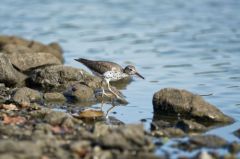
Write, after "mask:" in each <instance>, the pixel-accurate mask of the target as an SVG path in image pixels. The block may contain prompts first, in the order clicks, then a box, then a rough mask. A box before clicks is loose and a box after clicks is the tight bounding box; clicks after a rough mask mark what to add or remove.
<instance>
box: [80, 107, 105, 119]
mask: <svg viewBox="0 0 240 159" xmlns="http://www.w3.org/2000/svg"><path fill="white" fill-rule="evenodd" d="M103 117H104V112H103V111H101V110H94V109H86V110H84V111H81V112H80V113H79V116H78V118H80V119H93V120H98V119H102V118H103Z"/></svg>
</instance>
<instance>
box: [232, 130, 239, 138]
mask: <svg viewBox="0 0 240 159" xmlns="http://www.w3.org/2000/svg"><path fill="white" fill-rule="evenodd" d="M233 134H234V135H235V136H237V137H238V138H240V128H239V129H237V130H235V131H234V132H233Z"/></svg>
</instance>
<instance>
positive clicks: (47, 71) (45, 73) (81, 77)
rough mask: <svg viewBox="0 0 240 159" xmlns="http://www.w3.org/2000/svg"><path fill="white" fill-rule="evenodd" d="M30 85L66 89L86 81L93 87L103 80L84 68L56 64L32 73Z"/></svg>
mask: <svg viewBox="0 0 240 159" xmlns="http://www.w3.org/2000/svg"><path fill="white" fill-rule="evenodd" d="M30 76H31V77H30V80H29V81H28V83H29V85H36V86H40V87H41V88H42V89H44V90H45V91H46V90H57V91H60V90H64V89H66V88H67V87H69V86H71V85H73V84H76V83H84V84H85V85H87V86H89V87H91V88H97V87H99V86H100V82H101V80H100V79H99V78H97V77H94V76H92V75H90V74H88V73H87V72H86V71H84V70H82V69H77V68H73V67H70V66H63V65H55V66H49V67H45V68H39V69H36V70H34V71H33V72H32V73H31V75H30Z"/></svg>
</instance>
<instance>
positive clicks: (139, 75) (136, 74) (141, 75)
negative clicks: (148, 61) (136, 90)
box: [135, 72, 145, 79]
mask: <svg viewBox="0 0 240 159" xmlns="http://www.w3.org/2000/svg"><path fill="white" fill-rule="evenodd" d="M135 75H137V76H138V77H140V78H142V79H145V78H144V77H143V76H142V75H140V74H139V73H138V72H136V73H135Z"/></svg>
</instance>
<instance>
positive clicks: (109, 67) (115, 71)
mask: <svg viewBox="0 0 240 159" xmlns="http://www.w3.org/2000/svg"><path fill="white" fill-rule="evenodd" d="M74 60H76V61H78V62H80V63H82V64H83V65H85V66H86V67H87V68H89V69H90V70H91V71H92V72H93V74H95V75H96V76H98V77H101V78H102V79H103V80H105V81H106V83H107V87H108V90H109V91H110V92H112V93H113V94H114V95H115V96H116V97H117V98H121V97H119V95H117V94H116V93H115V92H114V91H113V90H112V89H111V88H110V83H109V82H110V81H118V80H120V79H123V78H126V77H129V76H132V75H137V76H138V77H140V78H142V79H145V78H144V77H143V76H142V75H141V74H139V73H138V71H137V70H136V68H135V67H134V66H133V65H127V66H126V67H125V68H122V67H121V66H120V65H119V64H117V63H114V62H109V61H94V60H88V59H84V58H78V59H74ZM102 90H103V94H104V93H105V92H104V89H103V88H102Z"/></svg>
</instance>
